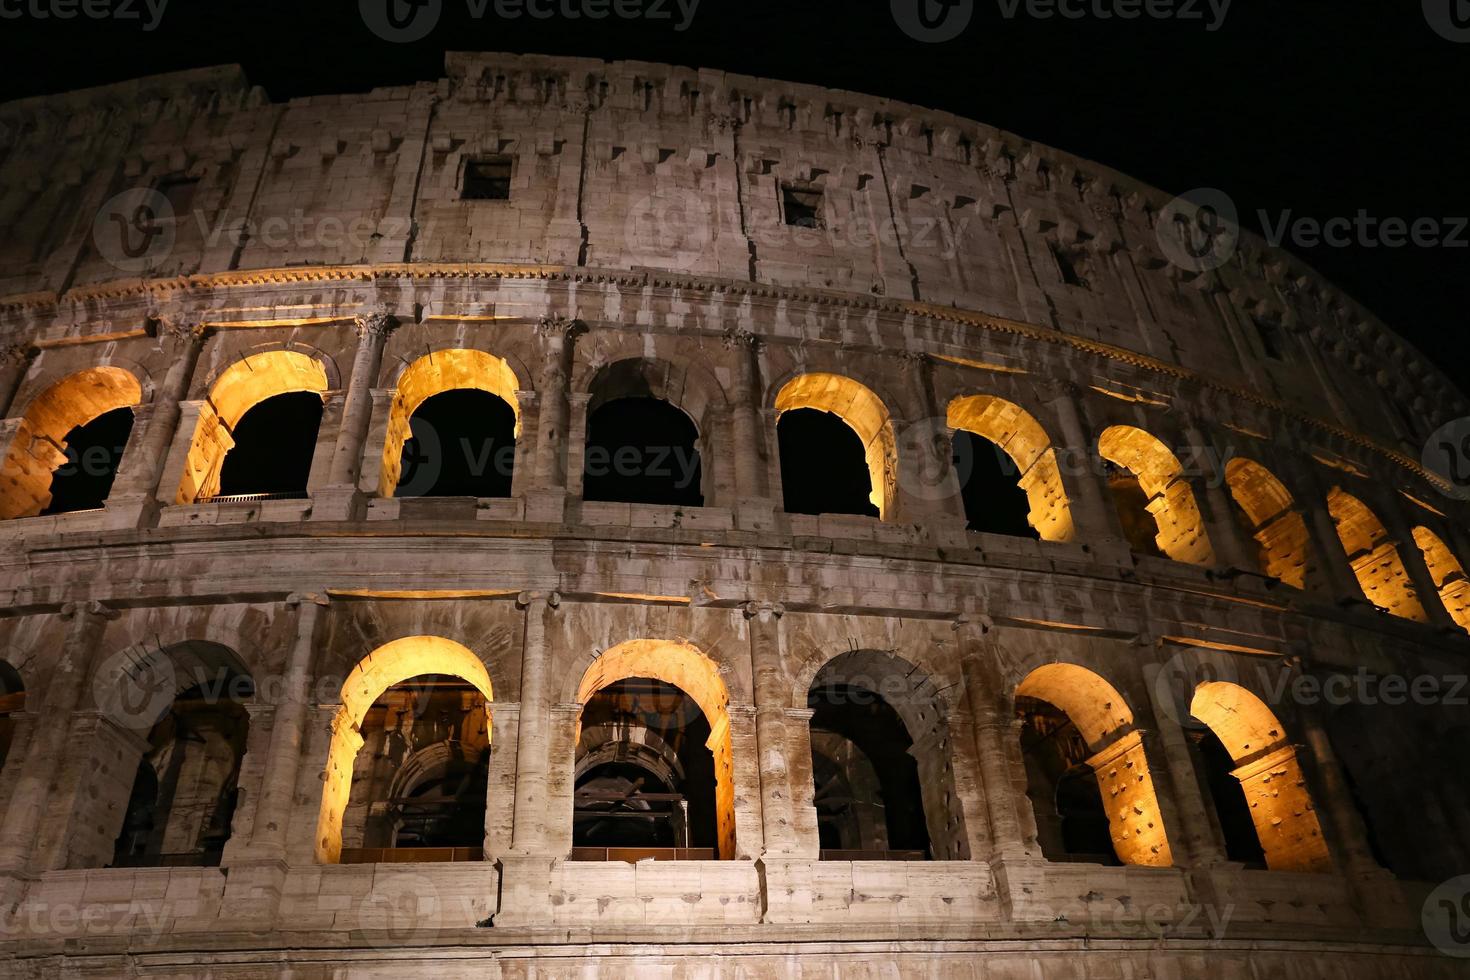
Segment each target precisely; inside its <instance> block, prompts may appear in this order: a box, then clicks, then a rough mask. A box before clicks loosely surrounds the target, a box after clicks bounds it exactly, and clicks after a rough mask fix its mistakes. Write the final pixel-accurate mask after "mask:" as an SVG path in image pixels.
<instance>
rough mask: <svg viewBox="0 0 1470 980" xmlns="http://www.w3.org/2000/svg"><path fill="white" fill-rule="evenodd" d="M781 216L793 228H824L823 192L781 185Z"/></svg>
mask: <svg viewBox="0 0 1470 980" xmlns="http://www.w3.org/2000/svg"><path fill="white" fill-rule="evenodd" d="M781 216H782V219H783V220H784V221H785V222H786V224H787V225H790V226H791V227H793V228H822V227H825V225H824V222H823V219H822V192H821V191H819V190H815V189H802V188H798V187H793V186H792V185H790V184H782V185H781Z"/></svg>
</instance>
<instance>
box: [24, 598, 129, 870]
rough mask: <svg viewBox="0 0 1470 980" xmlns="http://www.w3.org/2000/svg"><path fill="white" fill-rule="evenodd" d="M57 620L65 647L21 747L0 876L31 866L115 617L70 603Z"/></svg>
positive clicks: (101, 608)
mask: <svg viewBox="0 0 1470 980" xmlns="http://www.w3.org/2000/svg"><path fill="white" fill-rule="evenodd" d="M61 617H62V618H63V619H65V620H69V624H70V628H69V629H68V631H67V636H66V643H65V645H64V646H63V647H62V649H61V650H60V651H58V654H59V656H58V662H57V664H56V667H55V668H54V669H53V671H52V674H51V678H50V680H49V682H48V684H47V687H46V696H45V701H44V703H43V706H42V707H41V709H40V710H39V712H38V714H39V715H40V716H41V717H42V719H43V721H42V722H41V723H40V724H38V725H37V726H36V728H35V730H34V732H33V733H32V735H31V739H30V744H29V745H28V746H27V747H26V755H25V759H24V760H22V761H21V763H20V765H21V769H20V777H19V779H17V780H16V784H15V796H14V799H12V800H11V801H10V806H9V807H8V808H7V809H6V811H5V822H4V824H3V825H0V877H4V876H17V875H24V874H25V873H26V872H27V871H28V870H29V869H30V867H31V860H32V857H33V856H34V850H35V846H36V841H37V839H38V838H39V837H40V832H41V817H42V814H44V813H45V811H46V805H47V802H48V801H49V800H50V797H51V792H52V783H53V781H54V779H55V776H56V773H57V772H58V771H60V769H61V765H62V753H63V751H64V750H65V748H66V744H67V737H68V734H69V733H70V731H71V726H72V720H73V715H74V714H75V713H76V711H77V709H78V706H79V705H80V704H81V701H82V695H83V692H84V691H85V689H86V684H87V682H88V681H89V680H90V678H91V677H92V672H93V669H94V667H95V665H96V660H97V653H98V650H99V648H100V645H101V640H102V635H103V631H104V630H105V629H106V627H107V622H108V621H109V620H111V619H115V618H116V617H117V613H116V612H114V611H113V610H111V609H109V608H108V607H106V606H104V605H102V604H101V603H97V602H87V603H72V604H69V605H67V606H64V607H63V608H62V610H61Z"/></svg>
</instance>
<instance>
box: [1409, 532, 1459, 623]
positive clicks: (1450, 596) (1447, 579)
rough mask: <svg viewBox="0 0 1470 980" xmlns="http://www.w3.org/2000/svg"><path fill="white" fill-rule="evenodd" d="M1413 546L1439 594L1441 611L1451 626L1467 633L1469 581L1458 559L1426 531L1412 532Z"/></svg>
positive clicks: (1434, 536)
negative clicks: (1445, 613)
mask: <svg viewBox="0 0 1470 980" xmlns="http://www.w3.org/2000/svg"><path fill="white" fill-rule="evenodd" d="M1414 544H1416V545H1418V546H1419V551H1420V552H1421V553H1422V554H1423V555H1424V564H1425V565H1426V566H1428V568H1429V578H1430V581H1432V582H1433V583H1434V587H1435V588H1436V589H1437V590H1439V601H1440V602H1442V603H1444V607H1445V611H1447V612H1448V613H1449V614H1450V618H1451V619H1453V620H1454V621H1455V625H1457V626H1459V627H1460V629H1462V630H1464V631H1465V632H1467V633H1470V580H1467V579H1466V578H1465V569H1464V568H1463V567H1461V565H1460V559H1459V558H1457V557H1455V553H1454V552H1453V551H1451V550H1450V546H1449V545H1447V544H1445V542H1444V539H1443V538H1441V537H1440V536H1439V535H1437V534H1435V533H1434V532H1433V531H1431V530H1429V528H1427V527H1423V526H1420V527H1416V528H1414Z"/></svg>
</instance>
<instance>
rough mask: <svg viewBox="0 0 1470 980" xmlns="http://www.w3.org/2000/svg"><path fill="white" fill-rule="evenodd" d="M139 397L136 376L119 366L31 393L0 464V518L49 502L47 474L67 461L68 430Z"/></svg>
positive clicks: (28, 514)
mask: <svg viewBox="0 0 1470 980" xmlns="http://www.w3.org/2000/svg"><path fill="white" fill-rule="evenodd" d="M142 400H143V388H142V386H141V385H140V384H139V383H138V379H137V378H135V377H133V374H132V372H130V371H125V370H123V369H122V368H119V367H95V368H87V369H86V370H84V371H78V372H77V373H75V374H71V375H68V376H67V377H65V378H63V379H61V380H60V381H58V382H56V383H55V384H53V385H51V386H50V387H49V388H47V389H46V390H45V391H43V392H41V394H39V395H37V396H36V397H35V398H33V399H32V400H31V403H30V404H29V405H27V406H26V411H25V415H24V416H23V417H22V418H21V420H20V425H19V427H18V428H17V429H16V432H15V435H14V438H13V439H12V441H11V443H10V450H9V452H8V454H7V455H6V458H5V462H4V466H3V468H0V520H10V519H11V518H15V517H34V516H36V515H37V514H39V513H41V511H43V510H45V509H46V507H47V505H48V504H50V503H51V476H52V474H53V473H54V472H55V471H56V468H57V467H59V466H60V465H61V464H62V463H64V462H66V436H67V433H69V432H71V430H72V429H74V428H76V427H77V426H79V425H86V424H87V423H88V422H91V421H93V420H94V419H96V418H98V417H100V416H103V415H106V414H107V413H108V412H111V411H114V410H116V409H119V408H127V407H131V406H134V405H137V404H138V403H139V402H140V401H142Z"/></svg>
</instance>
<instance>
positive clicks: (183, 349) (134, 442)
mask: <svg viewBox="0 0 1470 980" xmlns="http://www.w3.org/2000/svg"><path fill="white" fill-rule="evenodd" d="M159 323H160V331H161V332H162V333H163V335H164V337H165V343H166V344H167V345H169V346H170V347H171V348H172V351H171V352H172V354H173V362H172V363H171V364H170V365H169V368H168V373H167V374H166V375H164V379H163V385H162V386H161V387H160V388H159V390H158V393H157V394H156V395H154V397H153V402H152V403H151V404H150V405H147V406H144V407H142V408H141V409H139V410H138V412H137V413H136V418H135V420H134V428H133V436H132V438H130V439H129V440H128V447H127V449H126V450H125V451H124V452H123V458H122V461H121V463H120V464H119V466H118V472H117V479H116V481H115V482H114V483H113V487H112V492H111V493H110V494H109V495H108V498H107V503H106V508H107V512H108V524H109V526H111V527H119V528H121V527H146V526H149V525H151V524H152V523H153V522H154V521H155V520H156V519H157V517H158V509H159V507H160V506H161V505H162V502H163V501H171V500H172V499H173V492H174V491H175V490H177V489H178V488H177V486H175V487H167V488H166V487H165V486H164V485H163V479H164V476H165V474H167V473H168V472H169V467H168V465H167V464H168V462H169V456H170V452H169V450H170V448H171V447H172V445H173V444H174V442H175V439H176V435H177V434H178V433H179V431H180V427H179V423H180V420H181V419H183V417H184V413H183V408H182V405H183V402H184V399H185V398H186V397H188V394H189V387H190V385H191V384H192V383H193V381H194V369H195V367H196V366H197V365H198V363H199V355H200V353H201V352H202V351H203V350H204V342H205V339H206V335H207V329H206V328H205V327H204V326H203V325H202V324H200V323H197V322H194V321H191V320H184V319H172V318H165V319H161V320H160V321H159ZM189 435H190V437H191V438H192V432H191V433H189Z"/></svg>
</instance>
